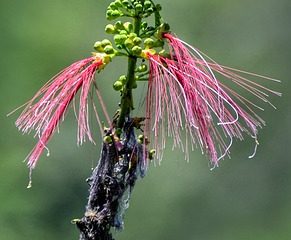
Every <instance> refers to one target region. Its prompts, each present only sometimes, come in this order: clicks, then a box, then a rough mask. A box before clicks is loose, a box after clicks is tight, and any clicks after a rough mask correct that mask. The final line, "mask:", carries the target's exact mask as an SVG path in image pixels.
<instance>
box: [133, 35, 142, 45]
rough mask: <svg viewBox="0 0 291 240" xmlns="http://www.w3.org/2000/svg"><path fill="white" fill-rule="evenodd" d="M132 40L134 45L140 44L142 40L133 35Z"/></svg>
mask: <svg viewBox="0 0 291 240" xmlns="http://www.w3.org/2000/svg"><path fill="white" fill-rule="evenodd" d="M132 41H133V43H134V44H135V45H140V44H141V42H142V40H141V38H140V37H135V38H134V39H133V40H132Z"/></svg>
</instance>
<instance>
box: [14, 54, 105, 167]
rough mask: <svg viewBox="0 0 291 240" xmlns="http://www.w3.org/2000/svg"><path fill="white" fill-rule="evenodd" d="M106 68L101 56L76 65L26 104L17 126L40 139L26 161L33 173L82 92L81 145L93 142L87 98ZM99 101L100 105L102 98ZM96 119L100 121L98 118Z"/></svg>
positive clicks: (79, 116)
mask: <svg viewBox="0 0 291 240" xmlns="http://www.w3.org/2000/svg"><path fill="white" fill-rule="evenodd" d="M105 64H106V63H105V62H104V61H103V58H102V55H101V54H98V55H96V56H93V57H89V58H86V59H83V60H80V61H78V62H76V63H73V64H72V65H70V66H69V67H67V68H66V69H64V70H63V71H61V72H60V73H58V74H57V75H56V76H54V77H53V78H52V79H51V80H50V81H49V82H47V83H46V84H45V85H44V86H43V87H42V88H41V89H40V90H39V91H38V92H37V93H36V94H35V96H34V97H33V98H32V99H31V100H30V101H28V102H27V103H26V107H25V109H24V110H23V112H22V113H21V115H20V116H19V118H18V119H17V121H16V126H17V127H18V129H19V130H21V131H22V132H23V133H30V132H31V131H32V130H34V131H35V132H36V133H35V135H36V136H38V138H39V140H38V143H37V144H36V146H35V147H34V148H33V150H32V151H31V153H30V154H29V155H28V157H27V159H28V166H29V167H30V168H31V169H33V168H34V167H35V165H36V163H37V160H38V159H39V157H40V155H41V154H42V152H43V150H44V149H47V147H46V145H47V143H48V141H49V139H50V138H51V136H52V134H53V133H54V131H55V130H56V128H57V127H58V125H59V123H60V121H61V120H63V118H64V115H65V113H66V111H67V109H68V106H69V104H70V103H71V102H72V100H73V99H74V97H75V96H76V94H77V92H78V91H79V90H80V103H79V114H78V116H77V120H78V143H79V144H82V143H83V142H84V141H85V139H86V137H87V138H88V139H89V140H90V141H91V142H94V141H93V138H92V134H91V131H90V127H89V121H88V95H89V90H90V87H91V85H92V82H93V81H94V75H95V73H96V71H97V70H99V69H101V68H102V67H103V66H104V65H105ZM96 91H97V88H96ZM97 93H98V91H97ZM98 97H99V100H100V101H101V99H100V95H99V96H98ZM94 108H95V107H94ZM103 110H104V108H103ZM96 116H97V120H98V121H99V118H98V115H96ZM47 150H48V149H47ZM48 154H49V152H48Z"/></svg>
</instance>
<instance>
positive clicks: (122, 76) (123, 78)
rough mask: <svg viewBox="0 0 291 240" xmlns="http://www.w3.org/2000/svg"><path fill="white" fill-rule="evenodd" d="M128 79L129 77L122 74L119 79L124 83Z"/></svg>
mask: <svg viewBox="0 0 291 240" xmlns="http://www.w3.org/2000/svg"><path fill="white" fill-rule="evenodd" d="M126 79H127V77H126V75H121V76H120V77H119V79H118V81H120V82H122V83H125V82H126Z"/></svg>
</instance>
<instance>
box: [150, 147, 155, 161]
mask: <svg viewBox="0 0 291 240" xmlns="http://www.w3.org/2000/svg"><path fill="white" fill-rule="evenodd" d="M155 154H156V150H155V149H151V150H150V151H149V159H150V160H152V159H153V158H154V155H155Z"/></svg>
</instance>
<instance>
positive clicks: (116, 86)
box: [113, 80, 123, 91]
mask: <svg viewBox="0 0 291 240" xmlns="http://www.w3.org/2000/svg"><path fill="white" fill-rule="evenodd" d="M122 88H123V83H122V82H121V81H119V80H117V81H116V82H115V83H114V84H113V89H114V90H115V91H120V90H121V89H122Z"/></svg>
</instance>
